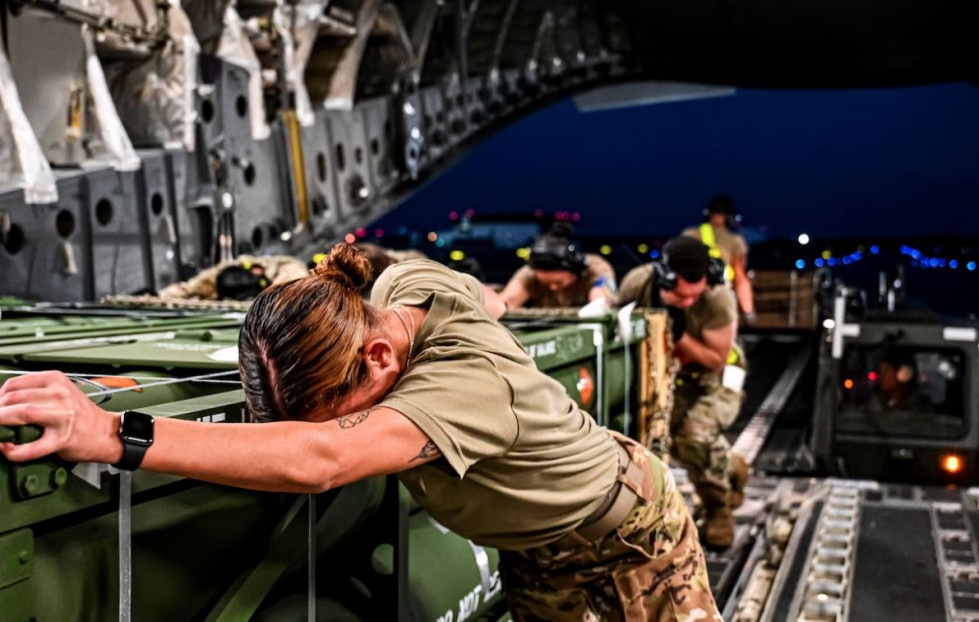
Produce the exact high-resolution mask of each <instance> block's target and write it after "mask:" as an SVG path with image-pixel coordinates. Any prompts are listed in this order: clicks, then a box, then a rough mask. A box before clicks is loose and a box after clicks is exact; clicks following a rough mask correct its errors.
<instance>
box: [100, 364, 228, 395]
mask: <svg viewBox="0 0 979 622" xmlns="http://www.w3.org/2000/svg"><path fill="white" fill-rule="evenodd" d="M232 374H235V375H237V374H238V370H237V369H229V370H227V371H221V372H215V373H213V374H202V375H200V376H190V377H187V378H167V379H166V380H160V381H159V382H148V383H146V384H137V385H135V386H131V387H121V388H118V389H106V390H104V391H96V392H94V393H89V394H88V395H89V397H100V396H103V395H112V394H114V393H125V392H127V391H137V390H139V389H149V388H151V387H162V386H165V385H168V384H180V383H183V382H202V381H208V380H210V379H212V378H220V377H222V376H230V375H232Z"/></svg>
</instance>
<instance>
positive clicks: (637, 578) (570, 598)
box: [500, 434, 722, 622]
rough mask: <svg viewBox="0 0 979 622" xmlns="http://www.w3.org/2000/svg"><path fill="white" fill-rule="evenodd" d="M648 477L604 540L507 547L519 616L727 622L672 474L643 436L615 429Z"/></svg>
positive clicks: (510, 592) (521, 620)
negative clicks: (642, 440) (637, 437)
mask: <svg viewBox="0 0 979 622" xmlns="http://www.w3.org/2000/svg"><path fill="white" fill-rule="evenodd" d="M615 436H616V438H617V440H618V441H619V442H620V443H623V444H625V445H626V446H628V447H629V448H630V449H629V451H630V454H631V458H632V461H633V462H634V463H635V464H636V465H638V466H639V467H640V468H641V469H643V470H644V471H645V472H646V473H647V474H648V476H647V477H645V478H644V482H645V485H644V486H643V487H642V490H640V491H638V497H639V500H638V501H637V502H636V504H635V506H634V507H633V508H632V511H631V512H630V513H629V514H628V516H627V518H626V519H625V521H623V522H622V524H621V525H619V526H618V527H617V528H616V529H613V530H612V531H610V532H609V533H607V534H606V535H605V536H604V537H601V538H600V539H598V540H594V541H591V540H588V539H586V538H584V537H582V536H581V535H579V534H578V533H576V532H571V533H569V534H567V535H565V536H563V537H562V538H561V539H560V540H557V541H556V542H552V543H550V544H546V545H544V546H539V547H536V548H532V549H526V550H522V551H505V550H503V551H500V577H501V578H502V580H503V586H504V588H505V589H506V594H507V598H508V599H509V604H510V613H511V615H512V616H513V618H514V620H515V621H516V622H565V621H566V622H572V621H574V622H592V621H594V622H599V621H602V622H605V621H608V622H618V621H622V622H632V621H636V622H638V621H640V620H642V621H649V622H695V621H698V620H703V621H705V622H722V621H721V616H720V613H718V611H717V606H716V605H715V603H714V597H713V596H712V595H711V591H710V583H709V581H708V577H707V565H706V563H705V561H704V554H703V552H702V551H701V549H700V544H699V542H698V539H697V528H696V526H695V525H694V524H693V520H692V519H691V518H690V514H689V512H688V511H687V506H686V503H685V501H684V499H683V496H682V495H681V494H680V492H679V491H678V490H677V487H676V482H674V480H673V474H672V473H670V471H669V469H667V468H666V466H665V465H664V464H663V463H662V462H661V461H660V459H659V458H657V457H656V456H654V455H653V454H652V453H651V452H650V451H648V450H647V449H645V448H643V447H642V446H641V445H639V443H636V442H635V441H632V440H629V439H626V438H625V437H623V436H621V435H619V434H615Z"/></svg>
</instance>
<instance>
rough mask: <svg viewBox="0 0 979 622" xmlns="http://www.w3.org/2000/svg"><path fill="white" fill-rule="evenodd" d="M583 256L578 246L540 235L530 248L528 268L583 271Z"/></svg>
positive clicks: (570, 242)
mask: <svg viewBox="0 0 979 622" xmlns="http://www.w3.org/2000/svg"><path fill="white" fill-rule="evenodd" d="M585 265H586V264H585V254H584V253H582V252H581V249H580V248H578V244H577V243H575V242H573V241H571V240H568V239H566V238H561V237H557V236H553V235H542V236H540V237H538V238H537V239H536V240H534V243H533V244H532V245H531V246H530V267H531V268H534V269H535V270H569V271H571V272H576V273H577V272H583V271H584V270H585Z"/></svg>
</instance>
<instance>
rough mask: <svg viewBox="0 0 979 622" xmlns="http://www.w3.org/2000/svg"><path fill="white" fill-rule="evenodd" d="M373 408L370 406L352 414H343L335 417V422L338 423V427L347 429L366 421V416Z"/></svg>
mask: <svg viewBox="0 0 979 622" xmlns="http://www.w3.org/2000/svg"><path fill="white" fill-rule="evenodd" d="M374 410H375V409H373V408H370V409H368V410H364V411H361V412H359V413H354V414H352V415H344V416H343V417H340V418H339V419H337V423H339V424H340V427H341V428H343V429H344V430H349V429H350V428H353V427H356V426H358V425H360V424H361V423H363V422H364V421H366V420H367V417H369V416H370V414H371V413H372V412H374Z"/></svg>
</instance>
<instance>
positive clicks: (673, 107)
mask: <svg viewBox="0 0 979 622" xmlns="http://www.w3.org/2000/svg"><path fill="white" fill-rule="evenodd" d="M718 192H728V193H730V194H732V195H733V196H734V197H735V200H736V202H737V203H738V205H739V206H740V208H741V211H742V213H743V215H744V218H745V224H746V225H747V226H749V227H755V228H762V229H764V230H767V232H768V234H769V235H771V236H772V237H782V236H784V237H795V236H796V235H798V234H799V233H800V232H807V233H809V234H810V235H812V236H814V237H817V236H818V237H836V236H854V235H875V236H879V235H885V236H891V235H893V236H901V235H919V234H945V233H956V234H964V235H979V88H974V87H971V86H969V85H967V84H947V85H939V86H926V87H912V88H902V89H886V90H840V91H765V90H741V91H738V93H737V94H736V95H734V96H733V97H722V98H716V99H705V100H697V101H687V102H680V103H668V104H658V105H651V106H643V107H635V108H628V109H620V110H614V111H605V112H590V113H579V112H578V111H577V109H576V107H575V105H574V103H573V102H572V101H570V100H568V101H563V102H561V103H559V104H556V105H554V106H552V107H550V108H547V109H545V110H543V111H540V112H538V113H535V114H533V115H531V116H529V117H527V118H524V119H522V120H520V121H518V122H517V123H515V124H513V125H511V126H509V127H508V128H506V129H505V130H504V131H502V132H500V133H499V134H497V135H495V136H493V137H492V138H490V139H489V140H487V141H486V142H484V143H482V144H480V145H479V146H477V147H476V148H474V149H473V150H471V151H470V153H469V154H468V155H467V156H466V157H465V158H464V159H463V160H462V161H461V162H459V163H458V164H457V165H456V166H454V167H453V168H451V169H449V170H448V171H447V172H446V173H445V174H443V175H442V176H441V177H439V178H437V179H436V180H434V181H433V182H431V183H430V184H428V185H427V186H426V187H424V188H423V189H421V190H420V191H419V192H417V193H416V194H415V195H413V196H412V197H411V198H410V199H409V200H408V201H407V202H406V203H405V204H403V205H402V206H401V207H400V208H398V209H397V210H395V211H394V212H392V213H391V214H389V215H388V216H387V217H385V218H384V219H383V220H382V223H381V224H382V226H385V227H396V226H399V225H407V226H410V227H414V226H416V225H417V224H418V223H419V222H422V223H425V225H426V226H431V227H436V228H437V227H442V226H448V225H449V224H450V223H449V221H448V219H447V214H448V212H449V211H451V210H454V209H455V210H465V209H469V208H472V209H474V210H476V211H477V212H478V213H480V214H487V213H513V212H525V213H526V212H531V211H533V210H535V209H543V210H545V211H547V212H553V211H556V210H568V211H578V212H580V213H581V215H582V221H581V224H580V225H579V229H578V231H579V233H580V234H581V235H586V236H593V235H605V234H627V233H628V234H640V235H642V234H650V235H667V236H668V235H671V234H672V233H674V232H676V231H678V230H680V229H682V228H683V227H685V226H687V225H689V224H691V223H693V222H696V221H697V220H698V219H699V212H700V208H701V207H702V206H703V204H704V203H705V202H706V201H707V199H708V198H709V197H710V196H711V195H713V194H716V193H718Z"/></svg>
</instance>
